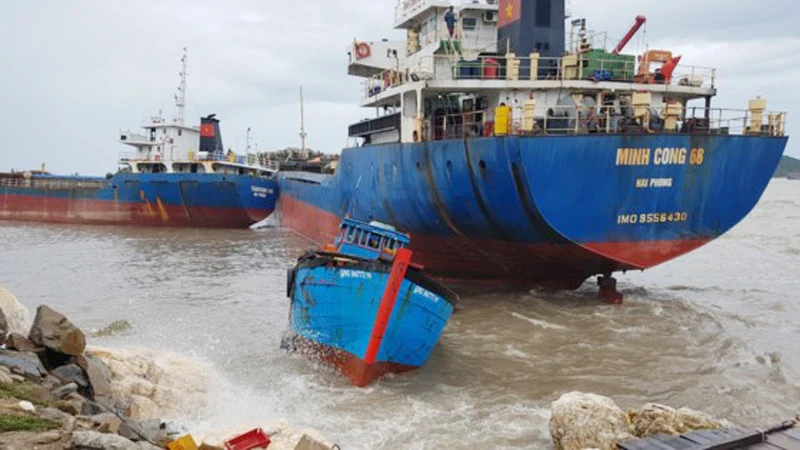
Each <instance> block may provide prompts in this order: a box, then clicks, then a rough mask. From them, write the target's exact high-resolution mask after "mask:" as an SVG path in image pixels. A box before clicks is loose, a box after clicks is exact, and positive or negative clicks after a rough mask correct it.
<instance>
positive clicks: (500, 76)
mask: <svg viewBox="0 0 800 450" xmlns="http://www.w3.org/2000/svg"><path fill="white" fill-rule="evenodd" d="M584 65H587V66H588V67H584ZM636 69H637V66H636V63H635V61H634V60H621V59H602V58H600V59H598V58H594V59H591V60H590V61H588V62H587V64H584V63H583V62H582V60H581V59H574V58H570V57H569V56H567V57H563V58H544V57H542V58H530V57H524V58H513V59H509V58H506V57H504V56H484V57H479V58H477V59H475V60H472V61H466V60H462V59H458V58H456V57H453V56H448V55H437V56H430V57H427V58H421V59H420V60H419V62H418V64H417V66H416V67H413V68H409V69H408V71H407V73H406V71H405V70H402V71H398V70H394V69H388V70H385V71H383V72H381V73H379V74H378V75H375V76H373V77H370V78H368V79H366V80H365V81H364V82H363V88H364V93H365V98H369V97H372V96H374V95H376V94H379V93H381V92H383V91H386V90H387V89H389V88H391V87H394V86H398V85H401V84H404V83H407V82H409V81H417V80H420V79H435V80H444V81H448V80H506V81H517V80H519V81H543V80H561V81H567V80H590V81H616V82H626V83H644V84H661V85H670V86H681V87H697V88H700V87H703V88H714V87H715V86H716V69H714V68H710V67H700V66H688V65H679V66H678V67H677V69H676V70H675V72H673V74H672V77H671V78H669V79H665V78H664V77H663V76H660V75H659V73H658V72H652V73H648V74H642V75H639V74H638V73H637V70H636Z"/></svg>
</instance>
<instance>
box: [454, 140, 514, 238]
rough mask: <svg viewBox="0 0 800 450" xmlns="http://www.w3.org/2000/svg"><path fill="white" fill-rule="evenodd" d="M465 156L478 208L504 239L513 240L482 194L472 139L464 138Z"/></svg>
mask: <svg viewBox="0 0 800 450" xmlns="http://www.w3.org/2000/svg"><path fill="white" fill-rule="evenodd" d="M464 157H465V159H466V163H467V175H469V183H470V186H472V194H473V195H474V196H475V202H476V203H477V205H478V208H479V209H480V210H481V212H482V213H483V216H484V217H485V218H486V222H488V223H489V226H490V227H492V229H493V230H494V231H495V232H496V233H497V234H498V235H500V237H502V238H503V239H506V240H509V241H510V240H513V236H511V235H510V234H508V232H506V230H505V228H503V226H502V225H500V223H498V222H497V220H495V218H494V215H493V214H492V213H491V212H489V207H488V206H487V205H486V200H484V198H483V196H482V195H481V191H480V188H479V187H478V180H477V177H476V176H475V168H474V167H473V157H472V151H471V150H470V140H469V139H466V138H465V139H464Z"/></svg>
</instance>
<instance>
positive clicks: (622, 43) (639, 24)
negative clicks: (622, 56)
mask: <svg viewBox="0 0 800 450" xmlns="http://www.w3.org/2000/svg"><path fill="white" fill-rule="evenodd" d="M645 22H647V18H646V17H645V16H636V21H635V22H634V23H633V26H632V27H631V29H630V30H628V33H627V34H626V35H625V37H624V38H622V40H621V41H619V44H617V47H616V48H615V49H614V51H613V52H611V54H612V55H618V54H619V52H621V51H622V49H623V48H625V46H626V45H628V42H630V40H631V39H632V38H633V36H634V35H635V34H636V32H637V31H639V28H641V27H642V25H644V23H645Z"/></svg>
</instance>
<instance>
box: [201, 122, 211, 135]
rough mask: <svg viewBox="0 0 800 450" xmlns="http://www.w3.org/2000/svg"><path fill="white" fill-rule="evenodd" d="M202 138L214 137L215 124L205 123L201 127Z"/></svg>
mask: <svg viewBox="0 0 800 450" xmlns="http://www.w3.org/2000/svg"><path fill="white" fill-rule="evenodd" d="M200 137H214V124H213V123H204V124H202V125H200Z"/></svg>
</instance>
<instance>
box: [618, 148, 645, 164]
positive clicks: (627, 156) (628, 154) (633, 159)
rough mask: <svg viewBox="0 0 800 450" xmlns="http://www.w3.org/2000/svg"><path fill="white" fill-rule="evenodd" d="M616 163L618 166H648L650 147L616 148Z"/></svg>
mask: <svg viewBox="0 0 800 450" xmlns="http://www.w3.org/2000/svg"><path fill="white" fill-rule="evenodd" d="M617 165H618V166H649V165H650V149H649V148H618V149H617Z"/></svg>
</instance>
